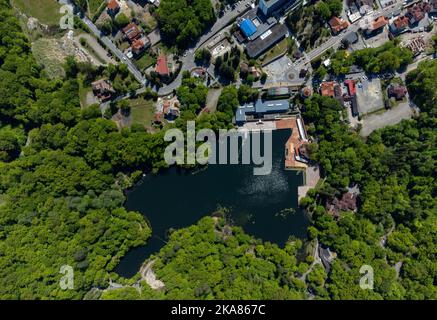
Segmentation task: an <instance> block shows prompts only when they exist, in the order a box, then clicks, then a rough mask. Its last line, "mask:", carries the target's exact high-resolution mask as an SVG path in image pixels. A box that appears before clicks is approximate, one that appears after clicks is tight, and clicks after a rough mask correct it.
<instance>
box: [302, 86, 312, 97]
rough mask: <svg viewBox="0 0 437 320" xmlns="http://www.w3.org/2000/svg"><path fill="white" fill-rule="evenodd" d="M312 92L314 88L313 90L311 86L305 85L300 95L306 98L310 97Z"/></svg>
mask: <svg viewBox="0 0 437 320" xmlns="http://www.w3.org/2000/svg"><path fill="white" fill-rule="evenodd" d="M312 94H313V90H311V88H310V87H304V88H303V89H302V90H301V91H300V95H301V96H302V98H304V99H306V98H309V97H310V96H311V95H312Z"/></svg>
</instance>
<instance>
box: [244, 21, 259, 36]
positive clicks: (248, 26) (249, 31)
mask: <svg viewBox="0 0 437 320" xmlns="http://www.w3.org/2000/svg"><path fill="white" fill-rule="evenodd" d="M240 29H241V31H243V33H244V35H245V36H246V37H247V38H249V37H250V36H251V35H253V34H254V33H255V32H256V26H255V24H254V23H253V22H252V20H249V19H244V20H243V22H241V23H240Z"/></svg>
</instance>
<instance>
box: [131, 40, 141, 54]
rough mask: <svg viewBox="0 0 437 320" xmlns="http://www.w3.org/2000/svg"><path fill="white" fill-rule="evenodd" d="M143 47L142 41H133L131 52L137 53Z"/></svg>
mask: <svg viewBox="0 0 437 320" xmlns="http://www.w3.org/2000/svg"><path fill="white" fill-rule="evenodd" d="M143 47H144V41H143V40H141V39H138V40H134V42H133V43H132V50H134V51H138V50H141V49H142V48H143Z"/></svg>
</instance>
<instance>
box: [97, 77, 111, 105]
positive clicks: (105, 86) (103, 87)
mask: <svg viewBox="0 0 437 320" xmlns="http://www.w3.org/2000/svg"><path fill="white" fill-rule="evenodd" d="M91 87H92V89H93V93H94V95H95V96H96V97H97V98H99V99H100V100H101V101H102V102H105V101H108V100H109V99H111V97H112V95H113V94H114V93H115V90H114V88H113V87H112V86H111V84H110V83H109V81H108V80H106V79H100V80H97V81H94V82H93V83H91Z"/></svg>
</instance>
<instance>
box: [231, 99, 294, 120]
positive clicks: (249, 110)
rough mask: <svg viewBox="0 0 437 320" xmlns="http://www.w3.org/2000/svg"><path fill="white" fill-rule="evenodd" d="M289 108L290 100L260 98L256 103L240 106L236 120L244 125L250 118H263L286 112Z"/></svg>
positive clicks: (236, 113)
mask: <svg viewBox="0 0 437 320" xmlns="http://www.w3.org/2000/svg"><path fill="white" fill-rule="evenodd" d="M289 109H290V102H289V101H288V100H262V99H258V100H257V101H256V102H255V104H253V103H250V104H246V105H243V106H239V107H238V108H237V111H236V112H235V122H236V123H237V124H238V125H242V124H244V123H245V122H246V121H248V120H256V119H263V118H265V117H266V116H267V115H275V114H282V113H286V112H288V111H289Z"/></svg>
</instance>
